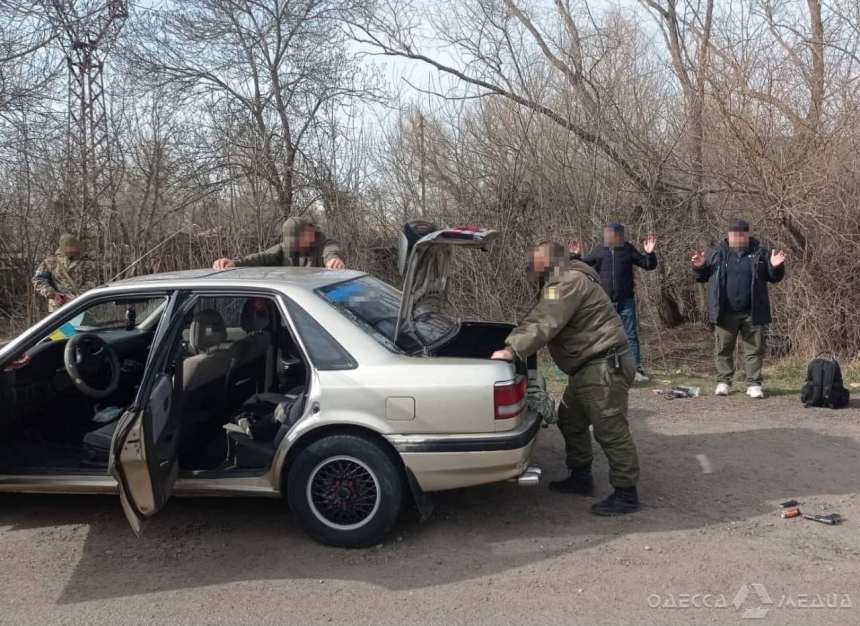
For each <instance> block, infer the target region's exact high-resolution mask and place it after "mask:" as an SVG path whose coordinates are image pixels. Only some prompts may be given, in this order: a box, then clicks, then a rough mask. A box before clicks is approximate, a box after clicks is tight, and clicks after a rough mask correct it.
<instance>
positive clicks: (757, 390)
mask: <svg viewBox="0 0 860 626" xmlns="http://www.w3.org/2000/svg"><path fill="white" fill-rule="evenodd" d="M747 395H748V396H749V397H750V398H755V399H756V400H760V399H761V398H764V391H762V390H761V387H759V386H758V385H752V386H751V387H747Z"/></svg>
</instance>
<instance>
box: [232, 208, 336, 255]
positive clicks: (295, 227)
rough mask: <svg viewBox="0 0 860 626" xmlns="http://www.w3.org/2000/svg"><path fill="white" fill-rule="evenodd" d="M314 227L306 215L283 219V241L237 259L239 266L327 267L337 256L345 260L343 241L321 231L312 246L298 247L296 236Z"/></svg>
mask: <svg viewBox="0 0 860 626" xmlns="http://www.w3.org/2000/svg"><path fill="white" fill-rule="evenodd" d="M308 228H314V223H313V222H312V221H310V220H309V219H306V218H303V217H291V218H290V219H288V220H287V221H286V222H284V228H283V235H282V238H281V243H279V244H278V245H276V246H272V247H271V248H269V249H268V250H264V251H263V252H257V253H256V254H249V255H248V256H246V257H242V258H241V259H235V260H234V262H235V264H236V267H257V266H273V265H274V266H287V267H325V265H326V263H328V262H329V261H331V260H332V259H333V258H335V257H337V258H340V259H341V260H344V256H343V250H342V249H341V246H340V243H339V242H338V241H336V240H334V239H327V238H326V237H325V235H323V234H322V233H319V234H318V235H317V241H316V242H315V243H314V247H313V249H312V250H309V251H307V252H301V251H299V250H296V249H295V246H296V239H297V237H298V236H299V235H300V234H301V233H302V232H304V231H305V230H307V229H308Z"/></svg>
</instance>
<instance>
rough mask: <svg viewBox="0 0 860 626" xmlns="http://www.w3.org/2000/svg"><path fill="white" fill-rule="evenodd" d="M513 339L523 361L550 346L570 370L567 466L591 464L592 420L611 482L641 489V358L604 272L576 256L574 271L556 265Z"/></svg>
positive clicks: (562, 413)
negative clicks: (636, 385)
mask: <svg viewBox="0 0 860 626" xmlns="http://www.w3.org/2000/svg"><path fill="white" fill-rule="evenodd" d="M505 343H506V344H507V346H508V347H509V348H510V349H511V350H513V351H514V352H515V353H516V354H517V355H518V356H519V357H520V358H521V359H526V358H528V357H529V356H531V355H532V354H534V353H535V352H537V351H538V350H540V349H541V348H542V347H544V346H546V347H547V348H548V349H549V353H550V355H551V356H552V358H553V360H554V361H555V363H556V365H557V366H558V367H559V369H561V370H562V371H564V372H565V373H566V374H567V375H568V383H567V388H566V389H565V391H564V395H563V397H562V400H561V405H560V406H559V409H558V427H559V430H560V431H561V434H562V436H563V437H564V443H565V449H566V453H567V466H568V467H569V468H570V469H572V470H576V469H579V468H585V467H590V466H591V462H592V455H593V453H592V446H591V436H590V434H589V426H591V427H592V428H593V430H594V438H595V439H596V440H597V442H598V443H599V444H600V446H601V448H602V449H603V452H604V453H605V454H606V457H607V459H608V460H609V472H610V473H609V482H610V483H611V484H612V486H613V487H616V488H619V489H629V488H631V487H635V486H636V484H637V482H638V480H639V457H638V454H637V452H636V446H635V445H634V443H633V439H632V437H631V436H630V427H629V424H628V421H627V410H628V405H627V392H628V390H629V389H630V385H631V383H632V381H633V377H634V376H635V374H636V362H635V360H634V358H633V355H632V354H631V353H630V350H629V346H628V344H627V335H626V334H625V333H624V327H623V326H622V324H621V318H620V317H618V314H617V313H616V311H615V307H614V306H613V305H612V302H610V300H609V297H608V296H607V295H606V292H605V291H603V289H602V288H601V287H600V283H599V277H598V275H597V274H596V272H595V271H594V270H593V269H591V268H590V267H588V266H587V265H585V264H584V263H582V262H580V261H572V262H571V264H570V269H565V268H555V269H554V270H553V272H552V273H551V275H550V276H549V277H548V278H547V279H546V282H545V284H544V287H543V290H542V291H541V299H540V302H538V304H537V305H536V306H535V307H534V308H533V309H532V310H531V312H530V313H529V314H528V315H527V316H526V317H525V319H523V321H522V322H521V323H520V325H519V326H518V327H517V328H516V329H515V330H514V331H512V332H511V334H510V335H509V336H508V338H507V340H506V342H505Z"/></svg>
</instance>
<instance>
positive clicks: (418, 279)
mask: <svg viewBox="0 0 860 626" xmlns="http://www.w3.org/2000/svg"><path fill="white" fill-rule="evenodd" d="M498 235H499V232H498V231H495V230H485V229H482V228H478V227H474V226H461V227H457V228H446V229H443V230H437V231H434V232H432V233H429V234H428V235H425V236H424V237H422V238H421V239H419V240H418V241H416V242H415V243H414V245H412V246H411V249H409V250H408V253H407V254H408V263H407V265H406V267H405V277H404V282H403V298H402V300H401V302H400V313H399V314H398V316H397V327H396V330H395V333H394V337H395V341H396V338H397V336H398V335H399V334H400V331H401V329H402V328H403V327H404V325H406V324H407V323H409V322H413V323H414V317H415V315H416V312H418V311H420V312H421V314H424V313H426V312H427V311H431V310H439V309H441V308H442V307H443V306H444V305H445V304H446V303H447V301H448V285H449V275H450V272H451V259H452V257H453V253H454V249H455V248H478V249H486V248H487V246H489V245H490V244H491V243H492V242H493V241H495V240H496V238H497V237H498ZM401 245H408V244H405V243H403V240H402V243H401ZM427 347H430V346H427Z"/></svg>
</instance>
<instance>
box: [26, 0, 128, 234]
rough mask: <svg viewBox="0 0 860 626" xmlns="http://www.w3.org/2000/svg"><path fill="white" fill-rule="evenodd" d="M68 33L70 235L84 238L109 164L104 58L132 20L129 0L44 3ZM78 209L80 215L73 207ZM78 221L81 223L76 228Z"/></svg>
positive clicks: (67, 214) (44, 0)
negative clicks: (127, 3) (73, 233)
mask: <svg viewBox="0 0 860 626" xmlns="http://www.w3.org/2000/svg"><path fill="white" fill-rule="evenodd" d="M41 2H42V4H43V5H44V6H45V7H46V8H47V10H48V12H49V15H50V18H51V21H52V22H53V23H54V26H55V27H57V28H59V29H61V30H62V31H63V32H65V34H66V37H65V41H66V44H65V54H66V65H67V66H68V70H69V79H68V94H67V95H68V131H67V135H66V142H67V143H66V159H67V162H68V171H67V174H66V211H65V214H64V215H63V216H62V221H63V222H64V223H63V227H64V228H65V229H66V230H76V231H77V233H78V234H79V235H82V234H83V233H84V232H85V231H86V230H87V226H88V223H89V222H90V221H91V219H92V218H93V217H94V214H96V213H98V209H99V208H100V202H101V200H102V198H103V197H104V195H105V192H106V191H107V190H108V186H109V181H107V180H106V176H105V174H106V171H107V169H108V165H109V160H110V150H109V139H108V116H107V107H106V103H105V90H104V68H105V63H104V54H105V51H106V50H107V49H108V48H109V47H110V45H111V44H112V43H113V42H114V41H115V40H116V37H117V35H119V32H120V30H121V28H122V24H123V22H124V21H125V19H126V18H127V17H128V7H127V5H126V0H41ZM73 202H75V203H76V204H77V211H75V210H74V209H72V207H71V206H70V203H73ZM75 222H77V223H75Z"/></svg>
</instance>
